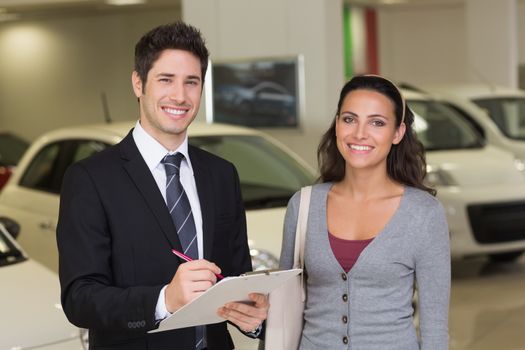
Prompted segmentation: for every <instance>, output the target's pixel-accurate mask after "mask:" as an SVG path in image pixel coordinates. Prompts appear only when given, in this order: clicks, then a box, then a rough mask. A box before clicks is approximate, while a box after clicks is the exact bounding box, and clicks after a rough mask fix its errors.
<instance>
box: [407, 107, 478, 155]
mask: <svg viewBox="0 0 525 350" xmlns="http://www.w3.org/2000/svg"><path fill="white" fill-rule="evenodd" d="M408 105H409V106H410V108H411V109H412V111H413V112H414V114H415V121H414V128H415V130H416V132H417V136H418V138H419V140H420V141H421V142H422V143H423V145H424V146H425V149H426V150H427V151H439V150H453V149H465V148H479V147H482V146H483V142H482V140H481V137H480V135H479V134H478V133H477V132H476V131H475V130H474V129H473V128H472V126H471V125H470V124H469V123H468V121H466V120H465V119H464V118H463V117H462V116H461V115H460V114H459V113H458V112H456V111H455V110H453V109H452V108H450V107H448V106H447V105H445V104H443V103H440V102H437V101H432V100H411V101H408Z"/></svg>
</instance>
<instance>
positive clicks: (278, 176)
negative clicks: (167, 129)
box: [189, 135, 314, 209]
mask: <svg viewBox="0 0 525 350" xmlns="http://www.w3.org/2000/svg"><path fill="white" fill-rule="evenodd" d="M189 142H190V144H192V145H194V146H197V147H199V148H202V149H204V150H206V151H208V152H211V153H213V154H216V155H218V156H219V157H222V158H224V159H227V160H229V161H230V162H232V163H233V164H235V167H236V168H237V171H238V172H239V178H240V182H241V192H242V196H243V199H244V206H245V208H246V209H259V208H271V207H282V206H286V204H287V203H288V200H289V199H290V197H291V196H292V195H293V194H294V193H295V192H296V191H298V190H299V189H300V188H301V187H303V186H307V185H310V184H312V183H313V182H314V177H313V175H312V174H311V173H310V171H309V170H308V169H306V168H305V167H304V166H303V165H301V164H300V163H298V162H297V161H296V160H295V159H294V158H293V157H291V156H290V155H289V154H287V153H286V152H284V151H283V150H281V149H280V148H279V147H277V146H275V145H274V144H272V143H271V142H269V141H268V140H266V139H264V138H263V137H260V136H252V135H242V136H240V135H235V136H233V135H232V136H199V137H190V140H189Z"/></svg>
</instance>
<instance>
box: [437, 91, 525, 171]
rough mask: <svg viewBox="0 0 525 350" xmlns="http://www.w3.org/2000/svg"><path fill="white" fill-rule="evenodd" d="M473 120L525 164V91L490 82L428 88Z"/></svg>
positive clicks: (486, 134) (491, 139)
mask: <svg viewBox="0 0 525 350" xmlns="http://www.w3.org/2000/svg"><path fill="white" fill-rule="evenodd" d="M428 91H430V92H432V93H434V94H436V95H438V96H439V97H440V98H441V99H442V100H444V101H445V102H446V103H448V104H450V106H452V107H453V108H454V109H456V110H457V111H458V112H460V113H461V114H463V115H464V117H465V118H467V119H469V120H470V121H471V122H472V123H473V125H474V126H475V127H476V128H477V129H478V130H479V132H480V133H481V134H482V135H483V137H484V138H485V139H486V140H487V142H488V143H490V144H493V145H496V146H498V147H502V148H505V149H507V150H509V151H511V152H512V153H514V155H516V162H517V163H518V164H521V166H522V167H525V91H523V90H519V89H512V88H507V87H502V86H492V85H487V84H451V85H441V86H434V87H428Z"/></svg>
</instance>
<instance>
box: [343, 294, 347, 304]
mask: <svg viewBox="0 0 525 350" xmlns="http://www.w3.org/2000/svg"><path fill="white" fill-rule="evenodd" d="M343 301H344V302H345V303H346V302H347V301H348V295H347V294H346V293H345V294H343Z"/></svg>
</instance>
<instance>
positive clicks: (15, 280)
mask: <svg viewBox="0 0 525 350" xmlns="http://www.w3.org/2000/svg"><path fill="white" fill-rule="evenodd" d="M0 280H1V281H2V288H0V310H2V312H1V313H0V329H2V336H1V337H0V349H12V350H14V349H20V350H23V349H38V350H82V349H87V347H85V346H86V344H87V343H86V340H87V339H86V338H85V334H86V333H85V331H84V330H81V329H78V328H76V327H74V326H72V325H71V324H70V323H69V321H68V320H67V319H66V316H65V315H64V312H63V311H62V308H61V306H60V285H59V282H58V276H57V275H56V273H54V272H52V271H50V270H49V269H48V268H46V267H44V266H42V265H41V264H39V263H37V262H35V261H33V260H31V259H30V258H28V256H27V254H26V253H25V252H24V251H23V249H22V248H21V247H20V245H19V244H18V243H17V242H16V240H15V239H14V238H13V237H12V236H11V234H10V233H9V231H8V230H7V229H6V226H5V225H4V224H3V221H2V220H0Z"/></svg>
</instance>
